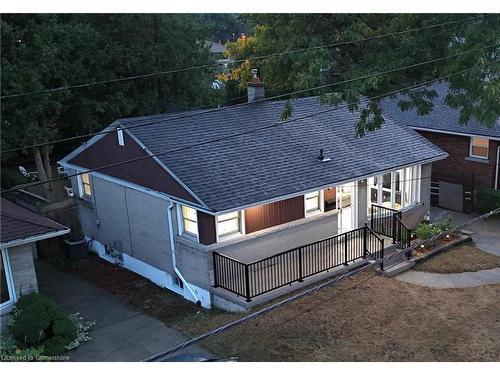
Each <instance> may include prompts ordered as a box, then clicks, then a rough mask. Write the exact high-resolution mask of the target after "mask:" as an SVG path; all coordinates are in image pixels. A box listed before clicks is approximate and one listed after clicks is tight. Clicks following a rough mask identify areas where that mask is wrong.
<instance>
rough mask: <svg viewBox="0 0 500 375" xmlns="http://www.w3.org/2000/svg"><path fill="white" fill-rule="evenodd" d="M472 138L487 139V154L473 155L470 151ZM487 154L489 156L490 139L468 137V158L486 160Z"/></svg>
mask: <svg viewBox="0 0 500 375" xmlns="http://www.w3.org/2000/svg"><path fill="white" fill-rule="evenodd" d="M474 138H482V139H486V140H487V141H488V146H487V147H486V149H487V150H488V152H487V154H488V155H487V156H481V155H474V154H473V153H472V141H473V140H474ZM489 156H490V140H489V138H486V137H470V139H469V157H470V158H476V159H483V160H488V159H489Z"/></svg>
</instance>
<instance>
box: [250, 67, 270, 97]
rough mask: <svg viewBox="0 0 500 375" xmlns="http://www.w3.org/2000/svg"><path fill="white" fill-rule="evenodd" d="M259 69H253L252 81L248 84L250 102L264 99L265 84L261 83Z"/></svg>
mask: <svg viewBox="0 0 500 375" xmlns="http://www.w3.org/2000/svg"><path fill="white" fill-rule="evenodd" d="M257 72H258V71H257V69H252V79H251V80H250V82H248V84H247V92H248V102H249V103H250V102H254V101H256V100H260V99H264V98H265V97H266V95H265V92H264V84H263V83H262V82H261V81H260V79H259V77H258V75H257Z"/></svg>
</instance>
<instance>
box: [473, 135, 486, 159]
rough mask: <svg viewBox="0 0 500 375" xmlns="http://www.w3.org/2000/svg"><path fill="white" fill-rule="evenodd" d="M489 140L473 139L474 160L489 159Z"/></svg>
mask: <svg viewBox="0 0 500 375" xmlns="http://www.w3.org/2000/svg"><path fill="white" fill-rule="evenodd" d="M488 146H489V140H488V138H482V137H471V139H470V156H472V157H474V158H481V159H488Z"/></svg>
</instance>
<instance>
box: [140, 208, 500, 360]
mask: <svg viewBox="0 0 500 375" xmlns="http://www.w3.org/2000/svg"><path fill="white" fill-rule="evenodd" d="M499 213H500V207H498V208H496V209H495V210H493V211H490V212H488V213H485V214H484V215H481V216H478V217H476V218H474V219H472V220H469V221H467V222H465V223H463V224H461V225H459V226H456V227H453V228H451V229H450V230H447V231H444V232H441V233H439V234H438V235H436V236H433V237H432V238H430V239H428V240H426V241H421V242H418V243H416V244H415V245H413V246H410V247H408V248H405V249H402V250H401V251H400V252H396V253H394V254H391V255H390V256H388V257H386V258H385V259H382V260H380V261H376V262H375V263H373V264H371V263H368V264H366V265H364V266H361V267H359V268H356V269H354V270H351V271H348V272H347V273H345V274H343V275H340V276H338V277H336V278H334V279H331V280H328V281H326V282H324V283H322V284H319V285H317V286H315V287H312V288H310V289H306V290H304V291H302V292H300V293H298V294H295V295H293V296H291V297H288V298H285V299H283V300H281V301H279V302H276V303H274V304H272V305H270V306H267V307H264V308H263V309H260V310H258V311H255V312H253V313H251V314H248V315H246V316H244V317H242V318H240V319H237V320H234V321H232V322H230V323H228V324H225V325H223V326H220V327H217V328H215V329H212V330H210V331H208V332H206V333H204V334H202V335H199V336H196V337H193V338H192V339H190V340H187V341H185V342H183V343H181V344H179V345H176V346H174V347H172V348H170V349H167V350H164V351H161V352H159V353H156V354H154V355H152V356H150V357H148V358H145V359H143V362H153V361H159V360H161V359H163V358H166V357H168V356H169V355H172V354H174V353H176V352H178V351H180V350H183V349H186V348H188V347H190V346H193V345H194V344H197V343H199V342H201V341H204V340H206V339H208V338H210V337H213V336H216V335H219V334H221V333H223V332H225V331H228V330H230V329H231V328H234V327H236V326H239V325H242V324H244V323H246V322H248V321H250V320H253V319H257V318H259V317H261V316H263V315H265V314H268V313H270V312H272V311H274V310H277V309H279V308H281V307H284V306H286V305H288V304H290V303H292V302H295V301H297V300H299V299H301V298H304V297H306V296H308V295H310V294H313V293H315V292H317V291H319V290H321V289H324V288H326V287H328V286H332V285H335V284H337V283H339V282H340V281H342V280H344V279H346V278H347V277H349V276H352V275H354V274H357V273H360V272H361V271H364V270H367V269H368V268H371V267H373V266H374V265H375V266H376V265H378V266H380V265H381V264H382V263H383V262H387V261H389V260H391V259H392V258H395V257H397V256H400V255H401V253H402V252H407V251H409V250H411V249H414V248H417V247H419V246H421V245H422V244H424V245H425V244H428V243H432V242H434V241H436V240H438V239H439V238H442V237H444V236H445V235H446V234H449V233H453V232H457V231H458V230H460V229H462V228H465V227H467V226H469V225H472V224H473V223H475V222H478V221H481V220H485V219H486V218H488V217H490V216H493V215H496V214H499ZM399 263H400V262H396V263H395V264H394V265H392V266H391V267H393V266H395V265H397V264H399Z"/></svg>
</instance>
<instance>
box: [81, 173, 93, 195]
mask: <svg viewBox="0 0 500 375" xmlns="http://www.w3.org/2000/svg"><path fill="white" fill-rule="evenodd" d="M78 183H79V188H80V197H83V196H87V197H90V196H92V186H91V185H90V175H89V174H88V173H83V174H81V175H80V176H78Z"/></svg>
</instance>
